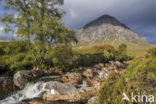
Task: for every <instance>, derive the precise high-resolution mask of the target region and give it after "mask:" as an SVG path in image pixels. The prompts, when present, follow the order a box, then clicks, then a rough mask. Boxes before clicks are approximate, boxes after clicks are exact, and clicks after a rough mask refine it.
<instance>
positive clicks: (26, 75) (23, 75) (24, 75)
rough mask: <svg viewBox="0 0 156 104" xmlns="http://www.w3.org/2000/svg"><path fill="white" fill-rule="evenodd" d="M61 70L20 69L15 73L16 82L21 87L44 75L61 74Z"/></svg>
mask: <svg viewBox="0 0 156 104" xmlns="http://www.w3.org/2000/svg"><path fill="white" fill-rule="evenodd" d="M60 73H61V72H60V71H56V70H54V69H53V70H44V69H39V70H23V71H19V72H17V73H16V74H15V75H14V84H15V85H16V86H17V87H19V88H21V89H22V88H24V87H25V85H26V84H27V83H28V82H30V81H34V80H36V79H37V78H39V77H41V76H43V75H53V74H60Z"/></svg>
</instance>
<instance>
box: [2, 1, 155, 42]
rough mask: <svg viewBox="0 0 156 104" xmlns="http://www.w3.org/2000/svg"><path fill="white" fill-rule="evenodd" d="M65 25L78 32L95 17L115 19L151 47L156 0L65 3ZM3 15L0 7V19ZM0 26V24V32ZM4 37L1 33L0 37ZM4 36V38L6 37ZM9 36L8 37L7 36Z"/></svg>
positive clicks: (153, 37) (153, 40)
mask: <svg viewBox="0 0 156 104" xmlns="http://www.w3.org/2000/svg"><path fill="white" fill-rule="evenodd" d="M61 8H62V9H64V10H65V11H66V12H67V14H66V15H64V17H63V22H64V24H65V26H67V27H69V28H70V29H73V30H78V29H80V28H81V27H83V26H84V25H86V24H87V23H89V22H91V21H93V20H95V19H96V18H98V17H100V16H102V15H105V14H108V15H111V16H114V17H116V18H117V19H118V20H119V21H120V22H121V23H124V24H126V25H127V26H128V27H129V28H131V29H132V30H133V31H134V32H136V33H137V34H139V35H140V36H141V37H143V38H144V39H146V40H147V41H148V42H149V43H151V44H156V0H64V5H63V6H61ZM5 12H9V11H3V10H2V4H0V16H2V15H3V14H4V13H5ZM2 29H3V26H2V25H1V24H0V31H1V30H2ZM4 35H5V34H3V33H0V36H4ZM5 36H6V35H5ZM7 37H9V35H7Z"/></svg>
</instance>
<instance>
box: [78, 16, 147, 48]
mask: <svg viewBox="0 0 156 104" xmlns="http://www.w3.org/2000/svg"><path fill="white" fill-rule="evenodd" d="M76 37H77V39H78V41H79V43H78V46H88V45H89V46H91V45H100V44H111V45H117V44H120V43H132V44H136V45H148V43H147V42H146V41H145V40H144V39H143V38H141V37H140V36H139V35H138V34H136V33H134V32H133V31H132V30H131V29H130V28H129V27H127V26H126V25H125V24H123V23H121V22H120V21H119V20H117V19H116V18H115V17H112V16H110V15H103V16H101V17H99V18H97V19H95V20H93V21H91V22H90V23H88V24H87V25H85V26H84V27H82V28H81V29H80V30H78V31H77V32H76Z"/></svg>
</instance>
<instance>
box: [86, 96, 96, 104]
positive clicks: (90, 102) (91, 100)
mask: <svg viewBox="0 0 156 104" xmlns="http://www.w3.org/2000/svg"><path fill="white" fill-rule="evenodd" d="M96 99H97V96H94V97H92V98H90V99H89V100H88V103H87V104H94V103H95V101H96Z"/></svg>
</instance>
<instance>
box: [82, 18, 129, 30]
mask: <svg viewBox="0 0 156 104" xmlns="http://www.w3.org/2000/svg"><path fill="white" fill-rule="evenodd" d="M102 24H112V25H114V26H122V27H123V28H126V29H129V28H128V27H127V26H126V25H124V24H122V23H120V21H119V20H117V19H116V18H115V17H113V16H110V15H103V16H101V17H99V18H97V19H96V20H94V21H92V22H90V23H88V24H87V25H85V26H84V27H83V28H88V27H90V26H100V25H102Z"/></svg>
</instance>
